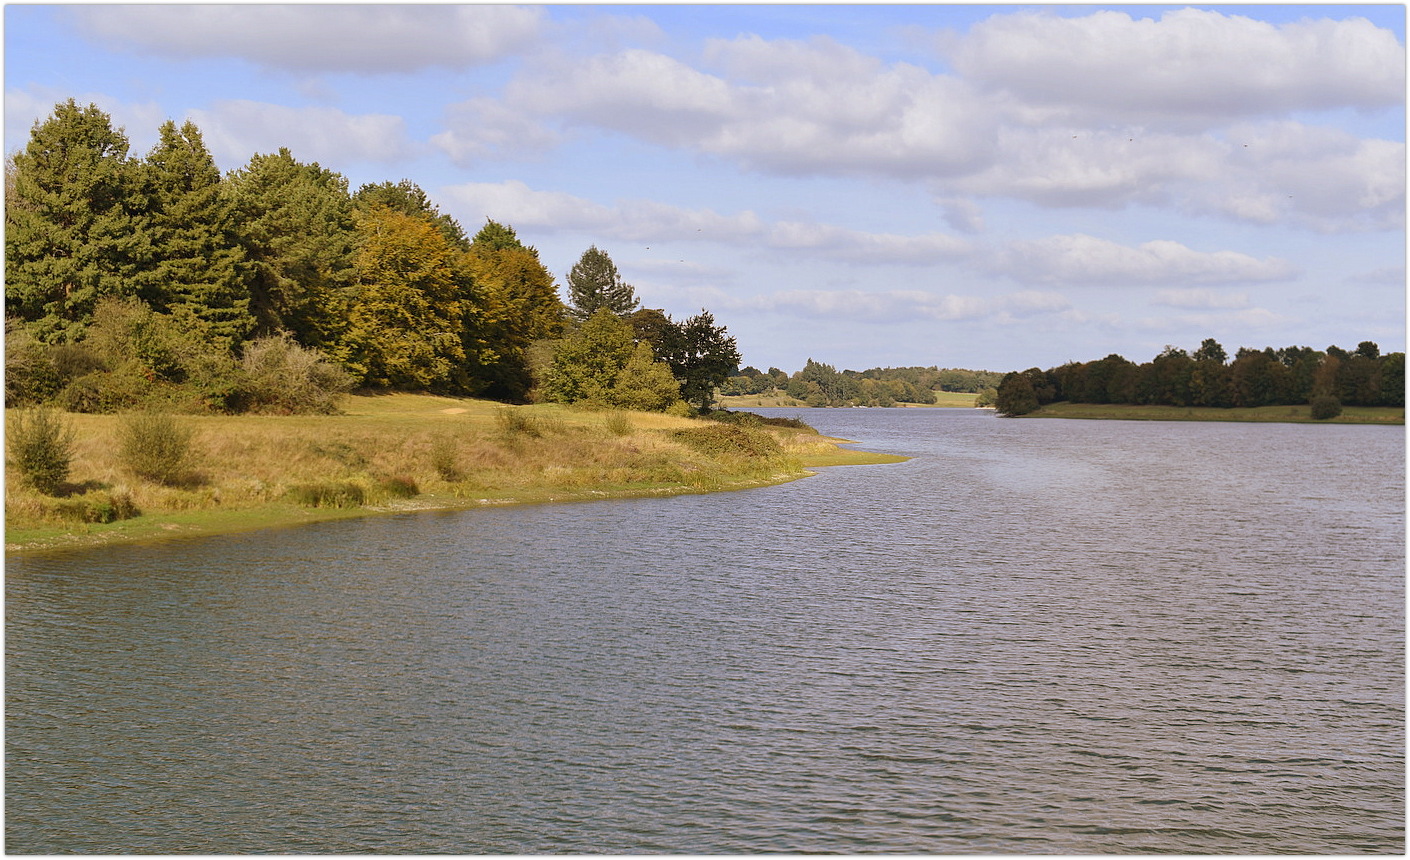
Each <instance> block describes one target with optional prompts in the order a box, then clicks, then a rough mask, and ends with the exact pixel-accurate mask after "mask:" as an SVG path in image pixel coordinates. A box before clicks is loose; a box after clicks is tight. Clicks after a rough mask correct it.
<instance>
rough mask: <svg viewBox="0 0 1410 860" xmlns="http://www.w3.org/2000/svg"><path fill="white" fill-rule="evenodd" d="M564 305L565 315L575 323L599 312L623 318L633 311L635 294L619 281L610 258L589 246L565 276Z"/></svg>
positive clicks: (630, 286)
mask: <svg viewBox="0 0 1410 860" xmlns="http://www.w3.org/2000/svg"><path fill="white" fill-rule="evenodd" d="M568 304H569V309H568V313H569V314H570V315H571V316H572V317H573V319H575V320H577V321H578V322H584V321H586V320H587V319H588V318H590V317H591V316H592V315H593V314H595V313H597V310H598V309H599V308H607V309H608V310H610V311H611V312H612V313H614V314H616V315H617V316H619V317H624V316H627V315H628V314H630V313H631V312H632V311H635V310H636V309H637V298H636V290H635V289H633V288H632V285H631V284H628V283H627V282H626V281H624V280H622V276H621V275H620V274H619V273H618V272H617V264H616V263H613V262H612V258H611V257H609V256H607V253H606V252H605V251H599V250H598V249H597V246H596V245H593V246H591V247H590V248H588V249H587V250H586V251H584V252H583V256H582V257H581V258H580V259H579V260H578V262H577V263H576V264H574V266H573V268H572V270H571V271H569V272H568Z"/></svg>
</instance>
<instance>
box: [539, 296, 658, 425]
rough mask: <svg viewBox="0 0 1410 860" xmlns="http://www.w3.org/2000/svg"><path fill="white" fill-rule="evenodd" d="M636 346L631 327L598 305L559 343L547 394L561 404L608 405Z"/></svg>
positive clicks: (547, 377)
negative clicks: (612, 391) (583, 321)
mask: <svg viewBox="0 0 1410 860" xmlns="http://www.w3.org/2000/svg"><path fill="white" fill-rule="evenodd" d="M635 349H636V345H635V344H634V343H633V342H632V328H631V326H630V325H628V324H627V323H626V322H624V321H623V320H622V319H621V318H620V317H618V316H617V315H616V314H614V313H613V312H612V311H611V310H609V309H607V308H599V309H598V311H597V312H596V313H595V314H593V315H592V316H591V317H590V318H588V320H587V322H585V323H583V325H582V326H581V327H580V328H579V329H578V330H577V331H576V332H574V333H573V334H572V335H571V336H570V337H568V338H567V339H566V340H564V341H563V343H562V344H561V345H560V346H559V348H558V351H557V352H556V353H555V354H554V356H553V366H552V367H550V368H549V371H548V373H547V375H546V378H545V379H544V383H543V391H544V396H545V397H547V398H548V399H549V400H553V401H556V402H559V403H580V402H583V401H587V402H590V403H596V404H599V405H603V406H606V405H609V404H610V403H611V399H610V396H609V392H611V390H612V387H613V385H615V384H616V381H617V377H618V375H619V374H620V373H621V371H622V368H624V367H626V366H627V362H628V361H629V360H630V359H631V357H632V353H633V352H634V351H635Z"/></svg>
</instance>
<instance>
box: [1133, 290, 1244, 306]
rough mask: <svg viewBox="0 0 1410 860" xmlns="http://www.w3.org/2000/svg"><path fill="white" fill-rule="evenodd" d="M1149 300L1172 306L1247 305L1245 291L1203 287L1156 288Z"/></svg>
mask: <svg viewBox="0 0 1410 860" xmlns="http://www.w3.org/2000/svg"><path fill="white" fill-rule="evenodd" d="M1151 302H1152V303H1153V304H1157V305H1165V306H1166V307H1172V308H1210V309H1213V308H1221V309H1232V310H1240V309H1243V308H1247V307H1248V306H1249V303H1248V294H1247V293H1220V292H1216V291H1214V290H1210V289H1205V288H1203V287H1191V288H1188V289H1170V290H1157V291H1156V294H1155V298H1154V299H1152V300H1151Z"/></svg>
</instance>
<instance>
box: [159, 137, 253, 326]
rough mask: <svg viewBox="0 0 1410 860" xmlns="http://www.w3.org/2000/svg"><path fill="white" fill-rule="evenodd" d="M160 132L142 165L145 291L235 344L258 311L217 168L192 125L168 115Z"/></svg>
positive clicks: (167, 308)
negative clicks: (148, 261)
mask: <svg viewBox="0 0 1410 860" xmlns="http://www.w3.org/2000/svg"><path fill="white" fill-rule="evenodd" d="M160 134H161V141H160V142H159V143H158V144H157V145H156V147H155V148H153V149H152V151H151V153H150V154H149V155H148V156H147V160H146V162H145V164H144V165H143V167H144V172H145V174H146V179H147V188H148V190H149V193H150V202H151V205H150V210H149V215H148V226H149V229H150V231H151V234H152V237H153V245H154V247H153V264H152V266H151V267H150V269H149V270H148V271H147V272H146V273H144V274H143V276H142V278H141V279H142V280H143V282H144V286H143V288H142V290H141V295H142V297H143V298H144V299H146V300H147V302H148V304H150V305H151V306H152V307H153V308H155V309H157V310H160V311H168V312H179V313H182V314H189V316H191V317H194V318H195V320H197V321H198V324H199V325H200V326H201V327H202V328H203V329H204V330H205V331H204V334H205V335H206V336H207V337H208V338H210V339H211V341H212V342H214V343H218V344H221V345H223V346H225V347H227V348H229V347H233V346H234V344H236V343H238V342H240V341H243V340H244V339H245V337H246V336H247V335H249V333H250V332H251V331H252V330H253V329H254V317H253V316H252V315H251V314H250V295H249V287H248V282H247V280H246V272H245V266H244V261H245V255H244V251H243V250H242V249H241V248H240V246H239V245H238V244H237V240H236V238H235V224H234V219H233V217H232V215H231V210H230V204H229V201H228V200H226V199H225V197H224V195H223V194H222V191H221V179H220V170H219V168H217V167H216V165H215V160H214V159H212V158H211V155H210V152H209V150H207V149H206V145H205V142H204V141H203V140H202V138H201V132H200V130H199V129H197V128H196V126H195V125H194V124H192V123H190V122H187V123H185V124H183V125H182V126H181V128H179V129H178V128H177V127H176V123H174V122H171V121H167V122H166V123H163V124H162V127H161V130H160Z"/></svg>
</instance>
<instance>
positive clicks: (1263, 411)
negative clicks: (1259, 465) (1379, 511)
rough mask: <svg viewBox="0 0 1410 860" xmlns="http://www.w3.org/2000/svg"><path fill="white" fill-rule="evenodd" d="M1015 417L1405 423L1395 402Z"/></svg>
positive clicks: (1055, 408) (1074, 407)
mask: <svg viewBox="0 0 1410 860" xmlns="http://www.w3.org/2000/svg"><path fill="white" fill-rule="evenodd" d="M1012 417H1015V418H1064V419H1069V420H1087V421H1203V422H1229V423H1243V424H1250V423H1253V424H1257V423H1265V424H1343V425H1359V426H1392V427H1393V426H1404V424H1405V410H1404V408H1401V407H1395V406H1348V407H1346V408H1345V410H1344V411H1343V412H1342V414H1341V415H1338V416H1337V417H1336V418H1329V419H1324V420H1316V419H1313V418H1312V416H1311V407H1310V406H1309V405H1307V404H1300V405H1296V406H1255V407H1227V408H1226V407H1217V406H1142V405H1134V404H1126V403H1119V404H1117V403H1069V402H1067V401H1062V402H1059V403H1049V404H1048V405H1046V406H1040V407H1038V409H1037V410H1036V411H1034V412H1027V413H1024V414H1023V415H1015V416H1012Z"/></svg>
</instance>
